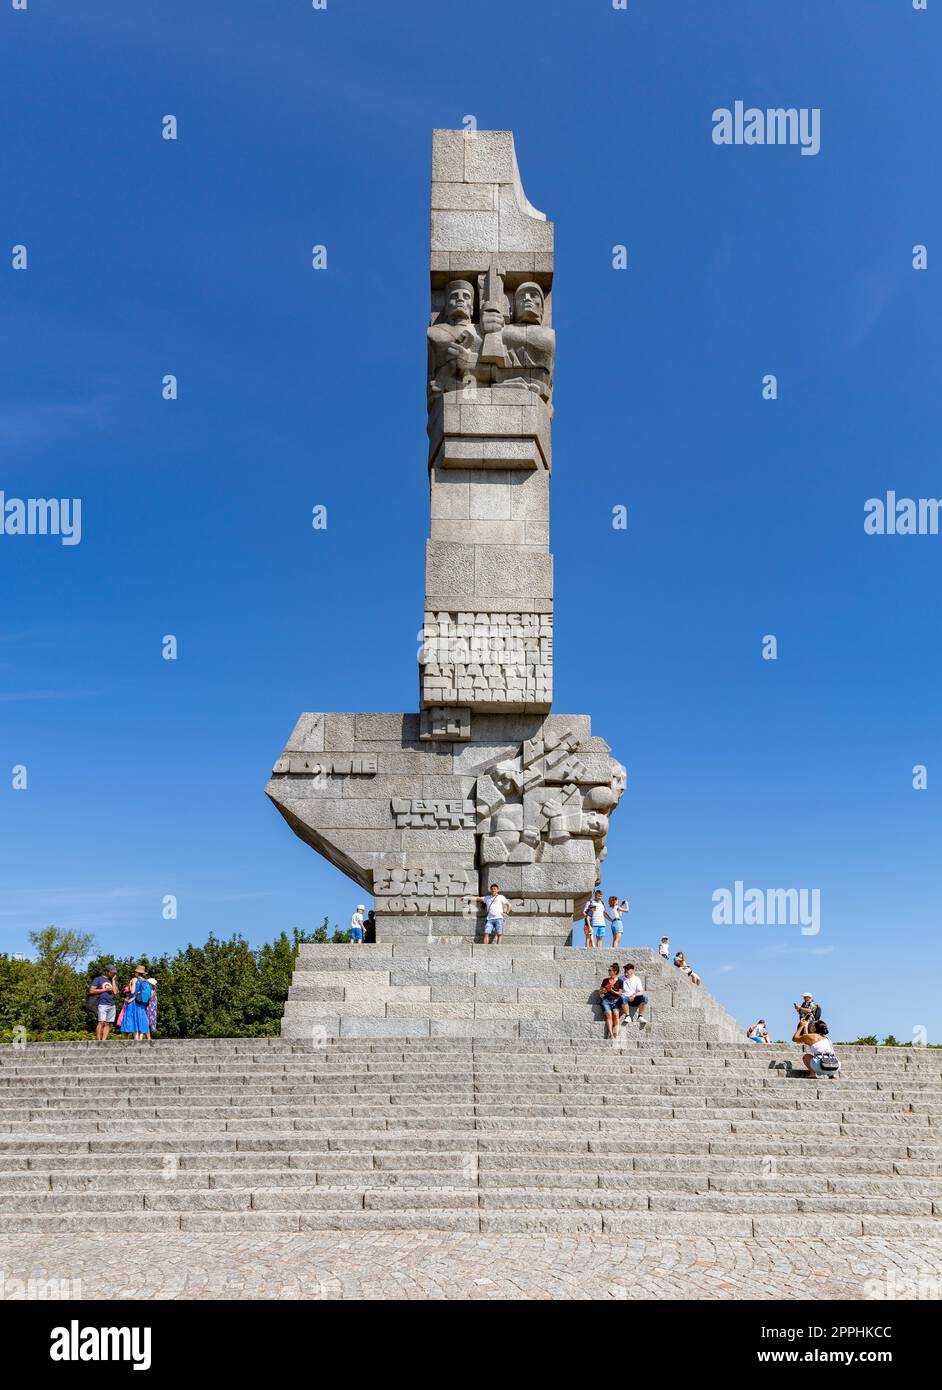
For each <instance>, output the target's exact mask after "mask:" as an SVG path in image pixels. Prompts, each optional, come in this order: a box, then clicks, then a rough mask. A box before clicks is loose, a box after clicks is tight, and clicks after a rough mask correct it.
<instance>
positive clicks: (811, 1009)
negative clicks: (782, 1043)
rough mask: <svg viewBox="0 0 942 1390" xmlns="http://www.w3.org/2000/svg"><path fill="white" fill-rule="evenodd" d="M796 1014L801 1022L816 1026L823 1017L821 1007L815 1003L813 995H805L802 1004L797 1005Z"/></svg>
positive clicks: (802, 997)
mask: <svg viewBox="0 0 942 1390" xmlns="http://www.w3.org/2000/svg"><path fill="white" fill-rule="evenodd" d="M795 1012H796V1013H797V1015H798V1018H799V1020H800V1019H804V1020H805V1022H806V1023H809V1024H814V1023H817V1021H818V1020H819V1019H820V1017H821V1005H820V1004H816V1003H815V1002H814V995H813V994H803V995H802V996H801V1003H800V1004H796V1005H795Z"/></svg>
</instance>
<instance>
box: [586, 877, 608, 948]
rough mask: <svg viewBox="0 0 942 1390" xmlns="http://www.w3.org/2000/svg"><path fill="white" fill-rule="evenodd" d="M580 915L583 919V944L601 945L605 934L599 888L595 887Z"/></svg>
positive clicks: (603, 905) (603, 912)
mask: <svg viewBox="0 0 942 1390" xmlns="http://www.w3.org/2000/svg"><path fill="white" fill-rule="evenodd" d="M582 916H583V918H584V919H585V944H586V945H587V946H592V945H595V946H601V944H602V937H603V936H604V935H605V903H604V902H603V901H602V890H601V888H596V890H595V893H594V895H593V896H592V897H591V898H590V899H589V901H588V902H587V903H586V905H585V911H584V912H583V914H582Z"/></svg>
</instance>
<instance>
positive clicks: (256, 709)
mask: <svg viewBox="0 0 942 1390" xmlns="http://www.w3.org/2000/svg"><path fill="white" fill-rule="evenodd" d="M940 24H942V5H939V4H932V5H930V8H929V10H928V11H927V12H926V13H920V12H917V11H914V10H913V9H912V7H911V4H910V0H830V2H829V3H828V4H827V5H822V4H821V3H820V0H789V3H788V4H775V5H773V4H756V3H755V0H727V2H726V3H724V4H723V5H704V4H702V3H701V0H682V3H678V2H677V0H675V3H672V4H665V3H662V2H661V0H630V3H629V8H628V11H627V12H615V11H613V10H612V8H611V6H610V4H609V3H608V0H579V3H578V4H577V3H574V2H573V0H516V3H514V4H507V3H506V2H505V0H504V2H500V0H479V3H476V4H474V5H473V6H470V7H469V6H460V5H451V4H447V5H443V4H442V3H441V0H437V2H436V3H432V2H431V0H409V2H408V3H406V4H399V5H391V4H388V3H385V0H382V2H381V0H348V2H347V3H345V2H344V0H329V6H328V9H327V11H326V12H317V11H313V10H312V9H311V8H310V6H309V5H308V4H307V3H306V0H225V3H223V0H212V2H211V0H165V2H164V3H161V4H149V5H146V6H145V5H139V4H133V5H132V4H128V3H127V0H83V3H81V4H77V3H75V0H30V5H29V9H28V10H27V11H26V12H17V11H13V10H12V9H11V7H10V5H9V4H6V5H5V6H4V7H3V8H2V9H0V48H2V63H3V81H2V84H0V112H2V129H3V132H4V134H3V142H2V155H0V158H2V200H0V226H2V237H0V295H2V299H0V313H2V323H3V337H4V342H5V345H6V354H5V365H6V367H7V371H6V372H5V373H4V378H3V383H2V388H0V389H2V396H0V402H2V412H0V431H2V466H0V488H2V489H4V490H5V491H6V494H7V496H8V497H10V496H20V497H30V496H51V495H57V496H69V497H72V496H80V497H81V498H82V500H83V539H82V542H81V544H80V545H78V546H74V547H63V546H61V545H60V544H59V542H58V541H57V540H54V539H50V538H39V537H37V538H20V537H8V536H2V537H0V586H2V589H0V595H2V614H0V688H2V693H0V758H2V762H0V769H2V772H3V780H2V784H0V818H2V819H0V846H2V905H0V913H2V915H0V924H2V942H0V945H2V947H3V948H5V949H10V950H18V949H24V948H26V947H27V944H28V943H27V933H28V931H29V930H30V929H34V928H36V927H40V926H43V925H46V924H47V923H50V922H55V923H57V924H59V925H60V926H63V927H67V926H71V927H76V928H81V929H84V930H89V931H94V933H95V937H96V940H97V942H98V944H99V945H100V946H101V947H102V948H103V949H104V950H107V951H114V952H115V953H123V952H133V953H134V954H137V953H138V952H145V951H150V952H157V951H161V950H165V949H171V948H173V947H175V946H177V945H179V944H185V943H186V942H187V941H188V940H197V941H199V940H202V939H204V938H205V936H206V934H207V933H208V932H209V931H210V930H212V931H215V932H217V933H221V934H228V933H231V932H233V931H241V932H243V933H244V934H245V935H246V936H247V937H248V938H249V940H250V941H252V942H253V943H257V942H260V941H263V940H265V939H266V938H269V937H271V936H272V935H273V934H274V933H276V932H277V931H279V930H280V929H282V928H288V929H290V928H291V927H294V926H303V927H312V926H314V925H317V924H319V923H320V921H321V920H322V918H323V917H324V915H325V914H327V915H328V916H329V917H330V918H331V920H332V921H334V922H338V923H343V924H346V923H347V921H348V920H349V914H350V911H351V909H352V907H353V905H354V904H355V903H356V901H357V899H358V898H359V896H360V890H359V889H357V888H355V887H354V886H353V885H352V884H351V883H349V882H348V881H347V880H345V879H344V877H343V876H342V875H341V874H339V873H338V872H337V871H335V870H334V869H332V868H330V867H329V866H328V865H327V864H326V863H325V862H323V861H322V860H320V859H319V858H318V857H317V856H316V855H315V854H313V853H312V852H311V851H310V850H308V849H307V848H306V847H305V846H304V845H302V844H301V842H300V841H299V840H297V839H295V837H294V836H293V835H292V834H291V832H290V831H289V830H288V828H287V826H286V825H285V824H284V823H283V822H282V820H281V818H280V817H279V816H278V814H277V813H276V812H275V810H274V809H273V807H272V806H271V805H270V804H269V803H268V801H267V800H266V798H265V797H264V795H263V790H262V789H263V787H264V784H265V780H266V776H267V773H268V770H269V768H270V767H271V764H272V761H273V760H274V758H275V757H276V756H277V754H278V753H279V752H280V750H281V748H282V746H283V745H284V742H285V740H286V737H287V735H288V733H289V732H290V730H291V728H292V726H293V724H294V721H295V719H296V717H297V715H298V714H299V712H300V711H302V710H305V709H314V710H332V709H338V710H339V709H375V710H408V709H414V708H415V702H416V698H417V678H416V667H415V657H416V641H415V635H416V632H417V629H418V627H419V624H420V622H421V611H422V596H423V580H424V561H423V542H424V538H425V536H426V534H427V526H428V508H427V490H426V489H427V484H426V471H425V420H424V384H423V383H424V363H425V345H424V329H425V323H426V311H427V265H428V259H427V258H428V212H427V201H428V180H429V160H430V145H431V131H432V128H433V127H435V126H453V127H457V126H460V125H461V123H462V119H463V117H464V116H465V115H467V114H473V115H474V116H475V117H476V118H477V121H478V124H479V126H480V127H481V128H496V129H506V128H511V129H513V130H514V132H515V137H516V143H517V152H518V157H519V160H520V165H521V170H522V174H523V179H524V184H525V188H526V191H527V194H528V196H529V198H530V200H531V202H533V203H534V204H535V205H536V206H537V207H539V208H542V209H543V210H544V211H546V213H547V214H548V215H549V216H550V217H552V218H553V219H554V220H555V222H556V228H557V233H556V238H557V258H556V264H557V270H556V292H555V308H554V316H555V325H556V328H557V332H558V339H559V343H558V359H557V368H558V378H557V394H556V411H557V414H556V430H555V451H554V452H555V472H554V478H553V508H554V525H553V550H554V552H555V555H556V593H557V600H556V622H557V627H556V653H555V655H556V661H555V679H556V688H555V709H556V710H558V711H560V712H565V711H567V710H571V711H583V710H586V711H589V712H591V714H592V718H593V725H594V729H595V732H597V733H599V734H601V735H603V736H604V737H605V738H607V739H608V740H609V742H610V743H611V744H612V747H613V750H614V751H615V753H616V754H617V755H618V756H619V757H620V758H621V759H622V760H623V761H624V762H625V763H626V765H627V767H628V771H629V788H628V793H627V795H626V797H625V799H624V801H623V802H622V806H621V809H620V810H619V811H618V813H617V814H616V816H615V818H614V820H613V828H612V833H611V836H610V840H609V845H610V849H609V858H608V860H607V865H606V878H605V885H604V886H605V889H606V891H609V890H611V891H615V892H618V893H620V894H621V893H626V894H627V895H628V896H629V897H630V899H631V903H632V908H633V911H632V916H631V919H630V921H631V929H630V930H629V931H628V932H627V934H626V941H629V942H636V943H638V944H644V945H651V944H654V943H655V942H656V941H657V939H658V937H659V936H660V935H662V933H664V932H668V933H669V934H670V936H671V939H672V942H673V944H674V945H677V946H682V947H683V948H684V949H685V950H686V952H687V955H688V957H689V959H690V960H691V961H692V962H693V964H694V965H695V966H696V967H697V968H698V969H700V970H701V972H702V974H703V976H704V981H705V983H706V984H707V985H708V986H709V987H711V988H712V989H713V990H714V992H715V993H716V994H717V995H718V997H719V998H720V999H721V1000H722V1001H723V1002H724V1003H725V1004H726V1005H727V1006H728V1007H729V1008H730V1009H732V1011H733V1012H734V1013H735V1014H736V1015H737V1016H738V1017H739V1018H740V1019H741V1020H742V1021H743V1022H744V1023H747V1022H751V1021H752V1020H753V1019H754V1018H755V1017H756V1016H758V1015H760V1014H762V1015H764V1016H765V1017H766V1018H767V1019H768V1020H769V1023H770V1026H771V1028H772V1031H773V1033H774V1034H776V1035H781V1034H782V1033H783V1031H784V1029H785V1027H786V1025H787V1024H788V1023H789V1021H790V1017H791V1014H790V1003H791V1001H792V1000H793V999H795V998H797V997H798V996H799V994H800V993H801V991H802V990H804V989H811V990H813V991H815V993H816V994H817V996H818V997H819V998H820V999H821V1000H822V1001H823V1002H824V1004H825V1006H826V1010H827V1014H828V1017H829V1021H830V1022H831V1023H832V1025H833V1029H834V1032H835V1034H836V1035H837V1036H839V1037H842V1038H847V1037H855V1036H856V1035H857V1034H858V1033H860V1032H871V1031H876V1032H878V1033H880V1035H881V1036H882V1035H883V1034H884V1033H886V1032H888V1031H890V1030H892V1031H893V1032H894V1033H896V1035H897V1036H898V1037H900V1038H902V1039H907V1038H909V1037H910V1035H911V1032H912V1029H913V1028H915V1027H918V1026H920V1025H922V1026H925V1027H926V1028H928V1029H929V1034H930V1038H931V1039H932V1040H934V1041H940V1040H942V1009H940V1004H939V987H938V981H939V975H940V966H942V962H940V950H939V926H940V921H939V917H940V908H939V902H940V886H942V884H940V878H942V873H940V862H939V861H940V855H939V843H940V814H939V794H940V793H939V789H940V787H942V756H940V753H942V749H940V733H942V720H940V699H939V689H940V674H942V672H940V665H942V663H940V654H939V632H940V621H939V619H940V561H942V536H937V537H929V536H927V537H912V538H903V537H867V536H865V535H864V532H863V524H862V523H863V506H864V502H865V500H866V499H867V498H868V497H871V496H881V495H883V494H884V493H885V492H886V490H887V489H888V488H893V489H895V490H896V491H897V492H898V493H899V494H900V495H907V496H912V497H920V496H939V494H940V491H942V472H940V467H939V434H940V429H939V398H940V367H939V362H940V356H939V346H940V343H939V338H940V327H939V325H940V297H939V293H938V289H937V286H938V283H939V280H938V277H939V274H940V273H942V272H940V270H939V268H938V265H939V262H938V260H937V258H938V257H939V256H942V237H940V235H939V213H940V199H939V184H938V170H937V165H936V164H935V161H936V160H937V155H938V149H939V144H940V117H939V109H938V72H939V61H940V59H939V39H940ZM738 99H741V100H744V101H745V102H746V103H747V105H748V104H755V105H757V106H761V107H765V106H790V105H794V106H807V107H820V109H821V112H822V116H821V123H822V124H821V139H822V147H821V152H820V153H819V154H818V155H817V156H815V157H811V158H809V157H802V156H801V155H800V154H799V151H798V150H797V149H796V148H788V147H786V148H725V147H717V146H715V145H714V144H713V143H712V140H711V130H712V123H711V115H712V112H713V110H714V108H717V107H732V105H733V103H734V102H735V101H736V100H738ZM167 113H173V114H175V115H176V116H177V117H178V120H179V130H180V138H179V139H178V141H177V142H176V143H170V142H166V141H164V140H163V139H161V118H162V117H163V116H164V115H165V114H167ZM315 242H317V243H325V244H326V245H327V247H328V265H329V268H328V270H327V271H325V272H317V273H315V272H314V271H313V270H312V269H311V268H310V247H311V246H312V244H314V243H315ZM919 242H924V243H926V244H928V246H929V258H930V269H929V270H928V272H926V273H917V272H915V271H914V270H913V269H912V268H911V257H912V247H913V245H914V244H916V243H919ZM17 243H25V244H26V245H27V246H28V249H29V269H28V271H26V272H25V273H23V272H14V271H12V269H10V268H9V267H10V255H9V248H11V247H12V246H13V245H14V244H17ZM615 243H625V244H626V245H627V246H628V250H629V269H628V270H627V271H626V272H616V271H614V270H613V269H612V268H611V248H612V246H613V244H615ZM168 372H172V373H175V374H176V375H177V376H178V378H179V383H180V398H179V400H178V401H176V402H173V403H170V402H165V401H163V400H162V399H161V378H162V377H163V375H164V374H165V373H168ZM767 372H774V373H776V374H777V376H778V379H779V399H778V400H777V401H775V402H765V401H763V400H762V399H761V394H760V384H761V379H762V377H763V375H764V374H765V373H767ZM317 503H321V504H324V505H326V506H327V508H328V517H329V524H328V528H327V530H326V531H322V532H317V531H314V530H312V529H311V527H310V515H311V508H312V506H314V505H315V504H317ZM617 504H624V505H626V506H627V507H628V508H629V517H630V520H629V525H628V529H627V531H624V532H619V531H615V530H613V529H612V526H611V513H612V508H613V506H616V505H617ZM165 633H174V634H176V636H177V637H178V639H179V644H180V655H179V660H177V661H176V662H167V661H164V660H162V659H161V639H162V637H163V635H164V634H165ZM766 633H773V634H775V635H776V636H777V638H778V643H779V659H778V661H777V662H767V661H763V660H762V659H761V656H760V644H761V639H762V637H763V635H764V634H766ZM21 763H22V764H26V766H27V767H28V775H29V786H28V789H27V790H26V791H14V790H12V788H11V785H10V780H11V775H10V771H9V769H11V768H12V767H13V765H14V764H21ZM916 763H924V764H926V765H927V767H928V779H929V785H928V789H927V790H926V791H920V792H917V791H915V790H913V787H912V767H913V765H914V764H916ZM736 879H740V880H742V881H744V882H745V884H746V886H747V887H752V886H758V887H782V888H788V887H796V888H802V887H805V888H819V889H820V891H821V897H822V907H821V912H822V929H821V932H820V934H819V935H818V936H817V937H815V938H810V937H805V938H803V937H802V936H801V935H800V934H799V932H798V930H797V928H795V927H745V926H738V927H718V926H715V925H714V924H713V922H712V920H711V909H712V901H711V895H712V893H713V891H714V890H715V889H717V888H721V887H732V884H733V883H734V881H735V880H736ZM170 893H173V894H176V895H177V897H178V899H179V918H178V920H177V921H176V922H166V921H164V920H163V919H162V916H161V900H162V898H163V896H164V895H165V894H170Z"/></svg>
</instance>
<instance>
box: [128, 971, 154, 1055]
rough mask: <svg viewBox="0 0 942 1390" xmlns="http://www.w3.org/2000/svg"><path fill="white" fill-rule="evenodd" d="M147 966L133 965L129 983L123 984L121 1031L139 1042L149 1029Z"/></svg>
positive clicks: (149, 990) (149, 993) (149, 994)
mask: <svg viewBox="0 0 942 1390" xmlns="http://www.w3.org/2000/svg"><path fill="white" fill-rule="evenodd" d="M146 976H147V966H146V965H138V966H135V969H134V974H133V976H132V978H131V982H130V984H128V985H126V986H125V990H124V993H125V995H126V996H127V1003H126V1004H125V1006H124V1009H123V1014H124V1017H123V1018H122V1020H121V1032H122V1033H130V1034H131V1035H132V1037H133V1038H134V1041H135V1042H141V1041H143V1039H144V1038H146V1037H147V1034H148V1033H149V1031H150V1023H149V1021H148V1018H147V1005H148V1004H149V1003H150V996H151V993H152V991H151V987H150V985H149V984H148V982H147V978H146Z"/></svg>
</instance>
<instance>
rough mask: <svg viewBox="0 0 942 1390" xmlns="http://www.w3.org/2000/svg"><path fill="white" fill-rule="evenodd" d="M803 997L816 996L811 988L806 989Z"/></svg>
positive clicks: (810, 997) (811, 997)
mask: <svg viewBox="0 0 942 1390" xmlns="http://www.w3.org/2000/svg"><path fill="white" fill-rule="evenodd" d="M801 997H802V999H813V998H814V995H813V994H812V993H811V990H810V989H806V990H805V992H804V994H803V995H802V996H801Z"/></svg>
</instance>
